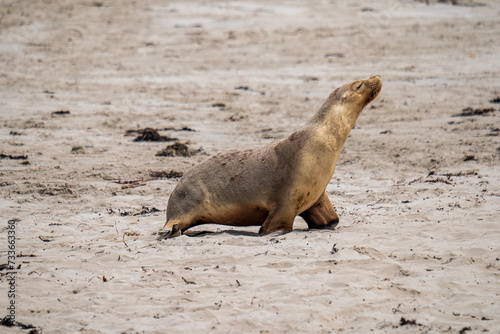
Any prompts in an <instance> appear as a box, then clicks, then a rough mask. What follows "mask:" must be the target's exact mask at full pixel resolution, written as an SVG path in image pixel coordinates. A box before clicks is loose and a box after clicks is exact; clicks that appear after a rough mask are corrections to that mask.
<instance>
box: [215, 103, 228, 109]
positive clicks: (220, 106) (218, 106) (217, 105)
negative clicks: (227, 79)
mask: <svg viewBox="0 0 500 334" xmlns="http://www.w3.org/2000/svg"><path fill="white" fill-rule="evenodd" d="M212 107H213V108H225V107H226V105H225V104H224V103H214V104H212Z"/></svg>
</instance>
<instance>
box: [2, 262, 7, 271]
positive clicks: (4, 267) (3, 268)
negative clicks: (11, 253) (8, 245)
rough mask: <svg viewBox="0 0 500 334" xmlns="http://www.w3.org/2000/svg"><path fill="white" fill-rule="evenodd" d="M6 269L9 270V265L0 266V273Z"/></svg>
mask: <svg viewBox="0 0 500 334" xmlns="http://www.w3.org/2000/svg"><path fill="white" fill-rule="evenodd" d="M7 268H9V265H8V264H7V263H4V264H0V271H2V270H5V269H7Z"/></svg>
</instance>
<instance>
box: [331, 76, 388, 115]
mask: <svg viewBox="0 0 500 334" xmlns="http://www.w3.org/2000/svg"><path fill="white" fill-rule="evenodd" d="M381 89H382V78H381V77H380V76H379V75H374V76H372V77H370V78H368V79H366V80H357V81H354V82H351V83H349V84H346V85H344V86H342V87H339V88H338V89H337V90H336V91H335V92H334V94H335V93H337V94H335V95H337V98H338V102H339V104H341V105H346V106H349V107H354V108H355V109H360V111H361V110H362V109H363V108H364V107H366V105H367V104H368V103H370V102H372V101H373V100H374V99H375V98H376V97H377V95H378V93H379V92H380V90H381Z"/></svg>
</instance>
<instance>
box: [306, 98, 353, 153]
mask: <svg viewBox="0 0 500 334" xmlns="http://www.w3.org/2000/svg"><path fill="white" fill-rule="evenodd" d="M327 102H328V101H327ZM325 104H326V103H325ZM360 114H361V110H359V111H358V110H357V108H347V107H342V106H338V105H327V106H325V105H323V106H322V107H321V108H320V110H319V111H318V112H317V113H316V115H315V116H314V117H313V119H312V120H311V121H310V122H309V123H308V125H309V126H312V127H313V128H315V129H317V131H319V132H320V133H321V137H322V138H323V140H326V141H330V142H332V145H334V146H335V147H336V148H339V149H341V148H342V147H343V146H344V143H345V141H346V140H347V137H348V136H349V133H350V132H351V129H352V128H353V127H354V124H356V121H357V119H358V117H359V115H360Z"/></svg>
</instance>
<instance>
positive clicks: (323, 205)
mask: <svg viewBox="0 0 500 334" xmlns="http://www.w3.org/2000/svg"><path fill="white" fill-rule="evenodd" d="M300 216H301V217H302V218H303V219H304V220H305V221H306V223H307V226H309V228H312V229H328V230H333V229H334V228H335V226H337V225H338V223H339V216H338V215H337V212H335V209H334V208H333V205H332V202H330V199H329V198H328V195H327V194H326V192H324V193H323V195H321V197H320V198H319V199H318V201H317V202H316V203H314V204H313V206H311V207H310V208H309V209H308V210H306V211H304V212H302V213H301V214H300Z"/></svg>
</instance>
